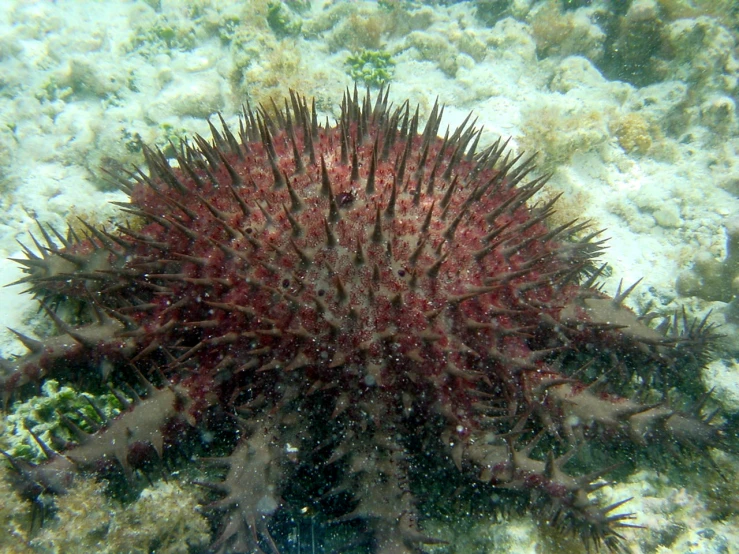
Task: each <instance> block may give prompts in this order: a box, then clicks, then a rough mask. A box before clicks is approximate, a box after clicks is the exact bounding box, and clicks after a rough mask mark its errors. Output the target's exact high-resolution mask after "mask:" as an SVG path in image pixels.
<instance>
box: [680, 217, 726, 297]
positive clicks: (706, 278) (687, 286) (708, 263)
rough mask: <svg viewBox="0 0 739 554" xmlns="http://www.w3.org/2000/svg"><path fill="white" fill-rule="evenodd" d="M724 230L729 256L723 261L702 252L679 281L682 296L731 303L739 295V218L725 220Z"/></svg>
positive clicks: (681, 275)
mask: <svg viewBox="0 0 739 554" xmlns="http://www.w3.org/2000/svg"><path fill="white" fill-rule="evenodd" d="M724 228H725V229H726V257H725V258H724V259H723V260H719V259H716V258H715V257H714V256H713V255H712V254H711V253H710V252H705V251H703V252H700V253H699V254H698V255H697V256H696V257H695V259H694V260H693V267H692V268H691V269H689V270H686V271H683V272H682V273H681V274H680V275H679V276H678V278H677V285H676V286H677V291H678V293H679V294H681V295H682V296H698V297H699V298H702V299H704V300H708V301H717V300H718V301H720V302H731V301H732V299H735V298H736V297H737V295H739V217H734V218H732V219H729V220H727V221H725V222H724Z"/></svg>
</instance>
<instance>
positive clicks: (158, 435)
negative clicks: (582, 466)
mask: <svg viewBox="0 0 739 554" xmlns="http://www.w3.org/2000/svg"><path fill="white" fill-rule="evenodd" d="M443 111H444V110H443V108H441V107H440V106H439V105H435V106H434V107H433V109H432V111H431V113H430V115H429V117H428V121H427V123H426V125H425V127H424V129H423V131H422V132H420V133H419V132H418V127H419V109H418V108H416V110H415V113H412V111H411V109H410V107H409V104H408V102H405V103H403V104H402V105H401V106H400V107H398V108H395V109H392V108H390V107H389V106H388V93H387V91H381V92H380V94H379V96H378V97H377V98H376V100H375V102H374V104H373V103H372V101H371V99H370V95H369V93H368V94H367V95H366V96H365V97H364V98H360V97H359V95H358V94H357V92H356V89H355V91H354V93H353V94H351V93H347V94H346V95H345V97H344V100H343V103H342V106H341V117H340V119H339V121H338V122H337V124H335V125H333V126H332V125H330V124H329V122H328V121H327V122H326V123H325V125H319V123H318V119H317V114H316V108H315V103H313V105H312V106H309V104H308V102H307V100H306V99H305V98H303V97H301V96H299V95H297V94H292V95H291V97H290V98H289V99H286V100H285V106H284V108H283V109H279V108H278V107H277V106H276V105H274V104H273V105H272V106H271V107H261V108H259V109H258V110H255V111H253V110H251V109H248V110H245V113H244V117H243V119H242V121H241V124H240V127H239V131H238V133H236V135H235V134H234V133H233V132H232V131H230V130H229V129H228V127H227V126H226V125H225V123H224V124H223V130H222V131H218V130H217V129H216V128H215V127H213V126H212V125H211V128H212V134H213V141H212V142H208V141H206V140H205V139H203V138H201V137H199V136H198V137H195V139H194V144H184V145H183V146H182V147H181V148H180V149H179V154H178V155H177V156H176V164H174V163H170V161H168V160H167V159H166V158H165V156H164V155H163V154H162V153H161V152H159V151H152V150H149V149H146V150H145V155H146V159H147V162H148V166H149V173H148V174H146V173H144V172H143V171H140V170H137V171H136V172H132V173H130V174H129V175H128V178H126V179H123V180H122V182H121V186H122V188H123V189H124V190H125V191H126V192H127V193H128V194H129V196H130V202H129V203H127V204H123V205H122V206H121V207H122V209H123V210H124V211H125V212H127V213H129V214H131V215H132V216H134V217H135V218H136V220H137V222H136V223H135V224H132V225H129V226H122V227H120V228H119V229H118V230H117V231H116V232H108V231H106V230H103V229H98V228H96V227H94V226H91V225H87V224H85V226H86V231H84V236H81V234H82V233H80V232H74V231H72V230H71V229H70V231H69V233H67V235H66V236H65V235H63V234H62V233H59V232H57V231H55V230H53V229H52V230H51V232H49V231H47V230H46V229H45V228H44V227H41V233H42V234H43V241H37V240H36V239H34V241H35V242H36V247H37V248H36V250H35V251H34V250H32V249H30V248H26V249H25V253H26V256H27V257H26V258H25V259H21V260H17V261H18V262H19V263H20V264H22V265H23V267H24V269H25V272H26V274H27V275H26V276H25V277H24V278H23V279H22V280H21V281H20V282H22V283H26V284H28V285H30V291H31V292H33V293H34V294H35V295H36V296H37V297H39V298H40V301H41V304H42V306H43V308H44V309H45V310H46V312H47V313H48V315H49V317H50V318H52V319H53V320H54V321H55V322H56V325H57V327H58V328H59V331H60V333H59V334H58V335H57V336H54V337H51V338H49V339H47V340H45V341H43V342H41V341H36V340H34V339H31V338H29V337H26V336H24V335H20V334H19V337H20V339H21V340H22V341H23V343H24V344H25V345H26V346H27V347H28V348H29V350H30V352H29V354H27V355H26V356H23V357H20V358H18V359H16V360H12V361H4V362H3V363H2V373H1V375H2V378H1V380H0V382H1V383H2V386H3V388H4V390H5V395H6V403H7V400H8V399H9V398H10V397H11V396H23V395H27V394H28V392H27V389H32V388H33V387H34V385H36V384H38V383H39V382H42V381H44V380H46V379H51V378H53V379H57V380H62V381H73V382H77V383H79V382H85V383H86V385H87V387H88V388H89V389H90V390H100V389H101V388H102V387H103V386H104V385H105V384H108V383H112V384H113V386H114V390H116V391H117V394H118V395H119V396H120V397H121V398H122V402H126V400H125V396H128V397H129V399H130V398H131V397H133V396H134V395H135V394H134V393H132V392H130V389H131V388H132V387H133V388H135V389H137V390H138V392H139V393H140V394H142V395H143V399H139V400H136V401H135V402H133V403H132V404H131V405H130V406H128V405H127V409H126V410H125V411H124V413H122V414H121V415H120V416H118V417H117V418H115V419H113V420H111V421H108V420H105V419H103V418H102V416H101V421H100V422H99V423H100V425H99V429H98V430H96V431H95V432H92V433H89V434H88V433H84V432H82V431H80V430H79V429H76V430H75V432H76V434H77V435H78V441H77V444H66V445H61V447H60V448H59V449H58V450H61V451H60V452H57V451H54V450H52V448H51V447H50V446H48V445H46V444H45V443H41V441H39V442H40V443H41V445H42V447H43V448H44V450H45V452H46V454H47V456H48V457H49V460H48V461H47V462H45V463H42V464H38V465H34V464H31V463H28V462H23V461H22V460H18V459H15V458H13V457H10V456H9V459H10V460H11V463H12V464H13V466H14V467H15V469H16V470H17V471H18V473H19V475H20V477H19V479H18V481H19V483H20V484H21V485H22V488H23V490H24V492H25V494H26V495H27V496H28V497H30V498H38V496H39V495H40V494H41V493H42V491H43V492H44V493H54V494H63V493H64V492H65V491H66V490H67V488H68V486H69V482H70V481H71V480H73V479H74V478H76V476H77V475H78V474H79V473H80V472H81V470H83V469H88V468H93V469H95V470H97V471H101V468H102V467H103V466H105V467H106V469H108V470H109V468H110V466H111V463H113V465H117V466H119V467H120V468H122V469H123V473H124V474H125V476H126V477H127V478H128V480H129V481H130V480H131V479H132V472H133V471H134V470H143V471H147V470H149V468H151V465H152V461H153V460H156V459H157V458H162V457H165V458H166V457H167V456H168V455H169V453H170V452H171V451H173V450H174V447H178V446H179V447H186V448H189V449H190V451H193V450H195V451H197V452H198V453H199V454H205V455H212V453H214V452H222V451H224V450H225V451H226V454H227V455H226V456H223V457H220V458H216V460H215V461H216V462H217V463H220V464H221V465H223V466H224V467H225V468H227V471H226V474H225V478H224V479H223V481H222V482H219V483H213V482H210V483H204V484H205V485H206V486H209V487H212V488H215V489H216V490H217V491H219V492H220V494H221V498H219V499H218V500H216V501H214V502H213V503H212V504H211V505H210V506H209V508H211V509H212V510H214V511H216V512H220V513H222V514H223V517H222V520H221V523H220V525H218V530H217V531H216V533H215V538H214V542H213V544H212V548H213V550H214V551H218V552H250V553H251V552H263V551H267V552H277V551H278V550H279V546H278V543H279V542H280V541H281V540H284V538H283V537H280V536H279V534H280V533H279V529H277V527H279V526H278V525H277V524H276V523H275V522H277V521H278V520H279V517H280V514H290V513H294V511H296V510H299V509H301V508H305V507H306V506H307V507H308V508H305V509H309V510H310V511H311V512H312V513H316V514H320V515H321V516H322V517H323V518H325V519H326V520H328V519H331V520H334V521H348V520H351V519H353V520H356V521H359V522H361V525H362V526H363V527H362V528H363V532H362V533H359V532H358V533H357V536H358V537H361V536H366V537H368V539H367V544H368V545H369V548H370V549H371V551H372V552H376V553H381V554H391V553H392V554H402V553H411V552H419V551H420V548H421V545H423V544H425V543H434V542H438V541H436V540H435V539H432V538H430V537H428V536H426V535H425V534H424V533H423V532H422V530H421V529H420V527H419V523H418V513H419V509H418V506H419V504H420V503H423V502H427V499H428V498H429V497H431V493H430V490H431V489H433V488H434V487H435V488H437V489H438V488H439V485H436V486H434V485H432V481H433V479H438V478H439V476H444V479H445V480H446V481H445V484H444V485H443V488H444V490H443V491H441V492H438V491H437V492H436V493H434V494H436V495H437V496H438V497H439V498H440V499H443V501H447V500H448V499H449V498H451V495H452V494H453V491H455V490H457V489H458V490H460V491H462V494H465V495H471V496H472V497H473V498H476V499H477V500H476V502H478V503H479V502H483V500H482V499H485V498H490V497H491V496H492V494H493V492H494V491H496V490H501V489H506V490H509V491H513V493H514V494H515V496H516V497H517V501H518V502H519V503H520V502H524V503H525V504H526V505H528V506H530V507H531V508H532V509H534V510H536V511H537V512H538V513H540V514H543V516H544V517H545V518H546V519H548V520H549V521H551V522H552V523H553V524H554V525H556V526H559V527H561V528H564V529H569V530H572V531H574V532H576V533H578V534H580V535H581V536H582V537H583V538H584V540H585V541H586V542H587V543H588V544H594V545H604V546H605V547H606V548H610V549H617V548H619V544H620V534H619V529H620V528H622V527H625V526H628V525H629V523H628V519H629V514H628V513H622V512H620V511H619V510H618V506H620V504H621V503H619V504H617V505H612V506H606V507H601V506H599V505H598V504H597V503H596V502H595V501H594V500H592V499H591V497H590V493H591V492H592V491H594V490H595V489H597V488H599V487H600V486H601V485H602V484H603V482H602V481H601V480H600V479H599V477H600V475H601V474H602V473H603V472H601V471H595V472H593V473H589V474H574V475H570V474H568V473H567V472H566V471H565V469H564V466H565V464H566V463H567V461H568V460H569V459H570V458H571V456H572V454H573V453H574V452H575V449H576V448H578V447H581V446H582V445H584V444H586V443H588V442H592V443H593V444H595V445H597V446H598V447H602V445H603V444H604V443H605V441H606V439H607V440H609V441H615V440H619V441H629V442H633V443H635V444H637V445H643V444H645V443H646V442H647V441H649V442H650V443H660V442H671V441H677V442H678V443H681V444H693V445H697V446H699V447H700V448H705V447H708V446H721V444H722V437H721V431H720V430H719V429H718V428H717V427H715V426H713V425H712V424H711V423H710V421H708V419H707V418H702V417H701V416H700V413H699V411H700V410H699V409H698V408H696V409H695V410H693V411H692V412H691V413H688V412H681V411H678V410H677V409H675V408H672V407H670V406H669V405H668V404H666V403H664V402H659V403H655V404H649V405H647V404H642V403H639V402H637V401H635V400H629V399H626V398H621V397H618V396H615V395H613V391H611V392H609V393H605V392H595V391H594V388H593V387H590V386H587V385H586V383H588V382H592V381H593V380H595V379H597V378H598V377H601V376H603V375H604V374H606V373H607V372H610V373H611V374H614V375H619V376H620V377H621V378H620V379H619V380H620V381H622V382H628V383H631V384H633V383H637V382H638V383H639V384H640V386H641V387H642V388H658V389H660V390H666V389H667V388H668V387H674V386H678V387H683V388H686V389H689V388H690V387H693V388H694V387H695V385H696V383H695V382H693V380H694V379H695V375H696V373H697V370H698V369H699V368H700V366H701V364H702V363H703V362H704V361H705V358H706V355H707V351H708V349H709V347H710V343H711V337H712V332H711V329H710V326H708V325H706V324H705V322H703V323H700V324H697V325H694V326H692V327H689V326H687V324H686V325H682V323H681V322H680V321H679V320H678V318H676V319H675V322H674V324H673V325H672V332H671V334H670V336H665V334H664V333H663V332H662V331H659V330H656V329H653V328H650V327H649V326H647V325H646V324H645V323H644V322H643V320H642V319H640V318H638V317H636V315H634V314H633V313H632V312H631V311H630V310H628V309H627V308H625V307H623V306H622V302H623V299H624V298H625V297H626V295H627V294H628V292H629V291H625V292H623V293H622V292H619V293H617V295H616V297H615V298H609V297H607V296H606V295H605V294H603V293H602V292H601V291H600V290H599V288H598V287H597V286H596V285H595V282H596V280H597V277H598V274H599V271H598V270H596V269H594V265H593V259H594V257H595V256H596V255H597V254H598V252H599V251H600V249H601V246H602V241H598V240H596V239H597V237H598V236H599V233H598V232H589V231H587V224H585V223H577V222H570V223H567V224H564V225H561V226H559V227H556V228H549V227H547V225H546V220H547V218H548V217H549V216H550V215H551V214H552V213H553V206H554V201H553V200H552V201H549V202H544V203H538V204H534V205H533V206H529V205H528V203H529V200H530V199H531V198H532V197H533V196H534V195H535V194H536V193H537V192H538V191H540V190H541V189H542V188H543V187H544V185H545V183H546V180H547V179H546V177H539V178H530V177H529V175H531V172H532V169H533V164H532V159H531V158H529V159H526V160H524V161H521V159H520V158H521V157H520V156H519V157H515V158H514V157H512V156H511V155H510V154H507V153H506V150H507V148H506V147H507V144H506V143H504V142H501V141H498V142H496V143H495V144H493V145H492V146H490V147H488V148H485V149H483V150H481V151H479V152H478V142H479V140H480V136H481V130H480V129H477V128H476V127H475V126H474V123H469V121H468V120H465V122H464V123H463V124H462V125H461V126H460V127H459V128H458V129H457V130H456V131H454V132H451V133H449V131H447V133H446V136H445V137H444V138H443V139H442V138H439V137H438V134H437V133H438V130H439V127H440V122H441V119H442V114H443ZM468 119H469V118H468ZM237 136H238V138H237ZM43 242H45V244H43ZM70 304H73V305H74V306H75V307H76V309H77V310H78V313H79V316H78V320H77V321H75V322H68V321H65V320H64V319H63V317H62V316H61V315H59V313H58V310H56V309H54V308H53V307H52V306H54V307H56V306H59V305H70ZM688 354H689V356H688ZM686 376H687V377H686ZM152 383H154V384H156V386H155V385H154V384H152ZM124 387H128V388H127V389H126V390H129V393H128V394H127V395H125V394H123V393H122V392H121V390H120V389H123V388H124ZM620 390H621V391H626V390H627V387H622V388H621V389H620ZM68 425H70V426H72V424H71V423H69V424H68ZM193 444H194V445H195V446H193ZM105 461H107V463H105ZM432 476H434V477H432ZM441 501H442V500H439V502H441ZM273 535H275V538H274V539H273Z"/></svg>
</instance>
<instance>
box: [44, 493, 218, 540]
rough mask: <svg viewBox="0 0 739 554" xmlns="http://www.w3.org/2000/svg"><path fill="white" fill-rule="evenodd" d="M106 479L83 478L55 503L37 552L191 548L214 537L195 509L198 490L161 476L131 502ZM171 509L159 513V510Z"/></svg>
mask: <svg viewBox="0 0 739 554" xmlns="http://www.w3.org/2000/svg"><path fill="white" fill-rule="evenodd" d="M104 489H105V487H104V485H102V484H100V483H98V482H95V481H93V480H80V482H79V484H78V485H77V486H76V487H75V488H74V489H73V490H72V491H70V494H68V495H66V496H60V497H59V498H58V499H57V501H56V503H57V508H58V511H57V513H56V516H55V518H54V522H53V524H52V525H48V526H45V527H44V528H43V530H42V531H41V533H40V534H39V536H38V537H36V538H34V539H33V540H32V541H31V544H32V545H33V546H34V550H35V551H36V552H43V553H54V554H57V553H64V552H97V553H99V554H118V553H121V552H127V553H130V554H148V553H149V552H157V553H159V554H186V553H187V552H190V551H191V548H198V547H200V548H202V547H205V546H206V545H207V544H208V543H209V541H210V535H209V527H208V523H207V521H206V520H205V518H204V517H202V516H200V515H198V514H197V513H196V510H195V508H196V506H197V504H198V502H197V499H196V498H195V495H194V494H193V493H192V492H189V491H186V490H185V489H183V488H181V487H180V485H178V484H176V483H163V482H159V483H157V484H155V485H154V486H153V487H151V488H149V489H146V490H145V491H144V492H142V493H141V496H140V497H139V499H138V500H137V501H136V502H134V503H133V504H131V505H129V506H121V505H119V504H117V503H115V502H114V501H113V500H111V499H110V498H108V497H107V496H106V495H105V492H104ZM158 513H163V514H167V517H166V518H157V517H155V515H156V514H158Z"/></svg>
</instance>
